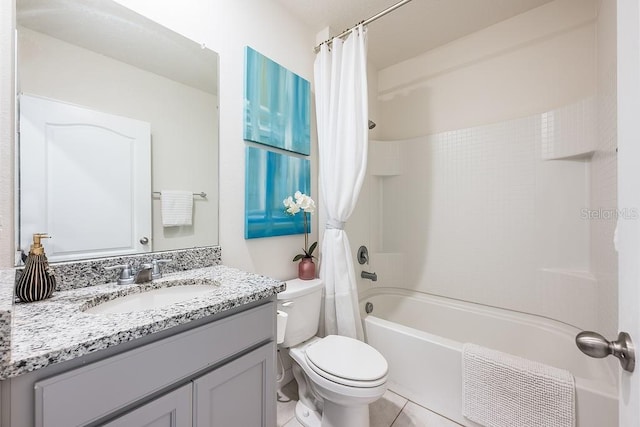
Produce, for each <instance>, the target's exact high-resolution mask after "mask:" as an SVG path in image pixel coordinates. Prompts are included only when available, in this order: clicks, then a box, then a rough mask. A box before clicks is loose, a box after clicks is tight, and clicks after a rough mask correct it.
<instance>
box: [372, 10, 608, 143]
mask: <svg viewBox="0 0 640 427" xmlns="http://www.w3.org/2000/svg"><path fill="white" fill-rule="evenodd" d="M595 12H596V1H595V0H556V1H554V2H551V3H548V4H545V5H543V6H541V7H539V8H536V9H533V10H531V11H529V12H526V13H523V14H521V15H518V16H516V17H514V18H511V19H508V20H506V21H503V22H501V23H498V24H496V25H493V26H491V27H488V28H486V29H484V30H481V31H478V32H476V33H473V34H471V35H469V36H466V37H464V38H461V39H459V40H456V41H454V42H452V43H449V44H447V45H444V46H442V47H440V48H436V49H433V50H432V51H429V52H427V53H425V54H422V55H419V56H417V57H415V58H412V59H409V60H406V61H403V62H401V63H399V64H396V65H393V66H391V67H388V68H386V69H383V70H380V72H379V77H378V78H379V83H378V94H379V107H378V110H379V115H380V123H379V125H380V126H381V129H380V131H379V134H378V137H379V138H380V139H386V140H388V139H403V138H411V137H414V136H421V135H428V134H432V133H438V132H443V131H446V130H453V129H462V128H467V127H472V126H478V125H483V124H488V123H495V122H500V121H504V120H509V119H513V118H518V117H525V116H528V115H531V114H535V113H540V112H543V111H546V110H551V109H554V108H557V107H560V106H563V105H567V104H570V103H572V102H575V101H577V100H580V99H582V98H584V97H586V96H589V95H593V94H594V91H595V89H594V88H595V81H596V75H595V72H596V67H595V48H594V43H595V37H596V30H595V16H596V15H595Z"/></svg>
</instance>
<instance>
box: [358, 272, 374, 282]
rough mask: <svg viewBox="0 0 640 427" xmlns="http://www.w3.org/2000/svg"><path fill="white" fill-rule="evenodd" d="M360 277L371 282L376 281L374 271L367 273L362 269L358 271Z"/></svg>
mask: <svg viewBox="0 0 640 427" xmlns="http://www.w3.org/2000/svg"><path fill="white" fill-rule="evenodd" d="M360 277H362V278H363V279H369V280H371V281H372V282H376V281H378V275H377V274H376V273H369V272H368V271H363V272H362V273H360Z"/></svg>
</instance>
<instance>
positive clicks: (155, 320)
mask: <svg viewBox="0 0 640 427" xmlns="http://www.w3.org/2000/svg"><path fill="white" fill-rule="evenodd" d="M185 284H197V285H211V288H212V289H211V291H210V292H207V293H205V294H204V295H202V296H198V297H195V298H192V299H189V300H187V301H184V302H180V303H175V304H171V305H169V306H165V307H162V308H157V309H150V310H144V311H138V312H133V313H121V314H89V313H85V312H84V311H83V310H86V309H87V308H89V307H91V306H94V305H97V304H99V303H101V302H104V301H108V300H111V299H113V298H116V297H118V296H123V295H127V294H130V293H137V292H141V291H146V290H150V289H155V288H160V287H166V286H175V285H185ZM284 289H285V283H284V282H281V281H277V280H274V279H270V278H268V277H264V276H260V275H257V274H252V273H247V272H244V271H241V270H237V269H234V268H230V267H226V266H222V265H218V266H215V267H206V268H199V269H194V270H188V271H182V272H176V273H169V274H165V275H164V277H162V278H161V279H157V280H154V281H153V282H151V283H145V284H141V285H117V284H116V283H107V284H103V285H96V286H90V287H85V288H78V289H73V290H66V291H59V292H56V293H54V294H53V296H52V297H51V298H49V299H47V300H44V301H39V302H34V303H29V304H15V305H14V307H13V313H12V315H13V327H12V336H11V359H10V360H9V362H8V363H7V364H6V366H4V367H3V369H2V371H1V372H0V379H4V378H9V377H14V376H17V375H21V374H24V373H27V372H30V371H34V370H36V369H40V368H43V367H45V366H48V365H51V364H53V363H58V362H63V361H66V360H71V359H74V358H76V357H80V356H83V355H86V354H89V353H92V352H95V351H98V350H102V349H105V348H108V347H111V346H114V345H117V344H120V343H124V342H127V341H131V340H134V339H136V338H140V337H143V336H146V335H149V334H152V333H154V332H159V331H163V330H166V329H169V328H171V327H174V326H178V325H181V324H185V323H188V322H190V321H192V320H196V319H200V318H203V317H206V316H209V315H212V314H216V313H220V312H223V311H225V310H229V309H231V308H234V307H239V306H241V305H244V304H247V303H250V302H253V301H258V300H261V299H265V298H269V297H270V296H272V295H274V294H276V293H278V292H280V291H282V290H284Z"/></svg>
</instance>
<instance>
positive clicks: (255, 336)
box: [35, 302, 275, 427]
mask: <svg viewBox="0 0 640 427" xmlns="http://www.w3.org/2000/svg"><path fill="white" fill-rule="evenodd" d="M274 316H275V308H274V303H273V302H271V303H268V304H265V305H262V306H259V307H256V308H253V309H250V310H247V311H243V312H241V313H238V314H235V315H233V316H230V317H227V318H224V319H221V320H217V321H214V322H212V323H210V324H207V325H204V326H200V327H197V328H194V329H192V330H188V331H185V332H182V333H179V334H177V335H174V336H172V337H169V338H164V339H162V340H160V341H157V342H155V343H152V344H148V345H145V346H142V347H140V348H137V349H134V350H130V351H127V352H124V353H122V354H119V355H116V356H113V357H109V358H107V359H104V360H101V361H99V362H96V363H93V364H91V365H87V366H85V367H82V368H78V369H75V370H72V371H69V372H66V373H64V374H61V375H57V376H54V377H51V378H48V379H46V380H43V381H39V382H37V383H36V384H35V418H36V423H35V424H36V427H59V426H68V427H71V426H78V425H84V424H87V423H90V422H93V421H96V420H99V419H100V418H102V417H105V416H107V415H109V414H111V413H114V412H115V411H118V410H119V409H121V408H124V407H125V406H127V405H130V404H132V403H134V402H136V401H137V400H139V399H141V398H144V397H145V396H148V395H150V394H152V393H155V392H158V391H160V390H162V389H163V388H165V387H167V386H169V385H172V384H176V383H178V382H180V381H181V380H184V379H185V378H189V377H191V376H193V375H194V374H195V373H197V372H199V371H201V370H203V369H206V368H207V367H209V366H212V365H214V364H216V363H218V362H220V361H222V360H224V359H227V358H229V357H231V356H233V355H234V354H237V353H239V352H242V351H243V350H245V349H247V348H249V347H252V346H254V345H256V344H259V343H261V342H264V341H267V340H270V339H273V336H274V334H275V331H274V326H275V321H274Z"/></svg>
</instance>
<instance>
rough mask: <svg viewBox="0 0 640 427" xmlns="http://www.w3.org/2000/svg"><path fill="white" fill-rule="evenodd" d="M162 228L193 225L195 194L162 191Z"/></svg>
mask: <svg viewBox="0 0 640 427" xmlns="http://www.w3.org/2000/svg"><path fill="white" fill-rule="evenodd" d="M160 203H161V206H162V226H163V227H177V226H180V225H191V218H192V217H193V192H191V191H164V190H163V191H161V192H160Z"/></svg>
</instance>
